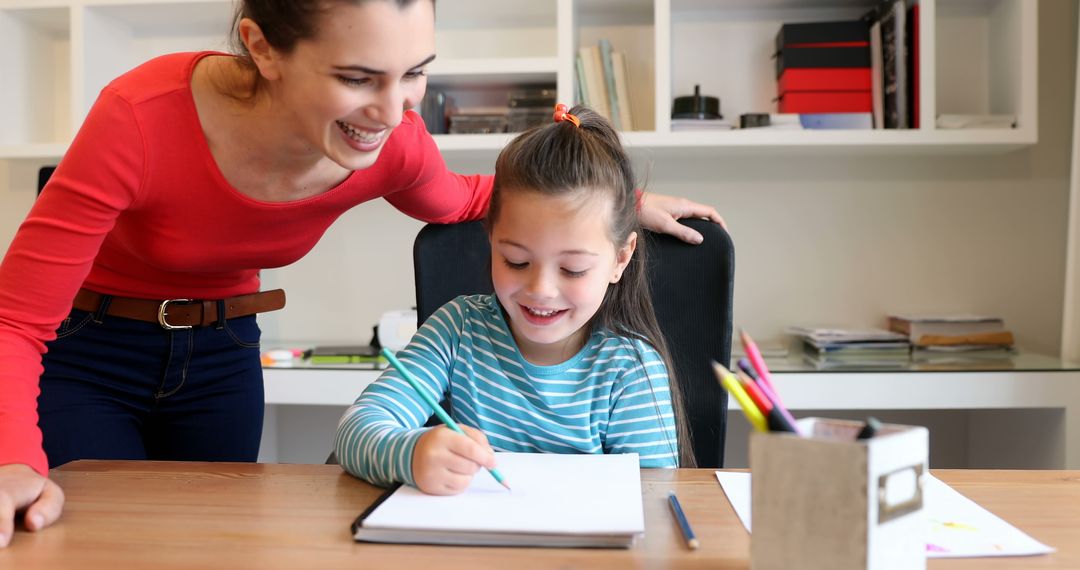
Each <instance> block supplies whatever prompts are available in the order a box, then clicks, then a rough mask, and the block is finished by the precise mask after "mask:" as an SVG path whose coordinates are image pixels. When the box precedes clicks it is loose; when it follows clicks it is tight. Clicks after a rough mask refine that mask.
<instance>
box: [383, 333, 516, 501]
mask: <svg viewBox="0 0 1080 570" xmlns="http://www.w3.org/2000/svg"><path fill="white" fill-rule="evenodd" d="M381 354H382V355H383V357H385V358H386V360H387V361H389V362H390V366H393V367H394V369H395V370H397V371H398V372H399V373H400V374H401V376H402V377H403V378H404V379H405V381H406V382H408V383H409V385H410V386H412V387H413V389H414V390H416V393H417V394H419V395H420V398H421V399H422V400H424V401H425V402H427V405H429V406H431V408H432V410H433V411H434V412H435V415H436V416H438V417H439V420H440V421H442V423H443V424H444V425H442V426H439V427H438V428H436V429H433V430H430V431H428V432H427V433H425V434H424V435H422V436H420V439H419V440H417V442H416V449H414V450H413V480H414V481H416V487H417V488H418V489H420V490H421V491H423V492H425V493H430V494H432V495H456V494H457V493H460V492H462V491H464V490H465V488H466V487H468V486H469V482H470V481H472V478H473V475H475V474H476V472H477V471H478V470H479V469H480V468H481V467H485V468H487V470H488V471H489V472H490V473H491V476H492V477H494V478H495V480H496V481H498V482H499V484H500V485H502V486H503V487H506V490H508V491H509V490H510V485H508V484H507V483H506V480H505V479H503V476H502V473H499V470H498V469H497V468H496V467H495V452H494V451H493V450H492V449H491V446H490V445H489V444H488V441H487V436H486V435H484V433H483V432H481V431H480V430H477V429H473V428H471V427H469V426H460V425H458V423H457V422H455V421H454V419H453V418H451V417H450V415H449V414H447V413H446V410H444V409H442V406H440V405H439V402H437V401H436V400H435V399H434V398H432V397H431V395H430V394H428V393H427V392H425V391H424V389H423V387H421V386H420V381H419V380H417V379H416V377H415V376H413V374H412V372H410V371H409V369H408V368H407V367H406V366H405V365H404V364H402V363H401V361H400V360H398V359H397V356H395V355H394V352H393V351H392V350H390V349H388V348H386V347H383V349H382V351H381Z"/></svg>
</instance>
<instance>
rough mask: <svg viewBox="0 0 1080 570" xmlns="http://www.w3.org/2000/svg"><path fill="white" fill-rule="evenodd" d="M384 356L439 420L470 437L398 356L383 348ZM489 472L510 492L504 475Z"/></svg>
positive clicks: (494, 471) (492, 470)
mask: <svg viewBox="0 0 1080 570" xmlns="http://www.w3.org/2000/svg"><path fill="white" fill-rule="evenodd" d="M382 355H383V356H385V357H386V360H388V361H389V362H390V365H391V366H393V367H394V368H395V369H397V371H398V372H400V373H401V376H402V377H404V378H405V381H406V382H408V383H409V385H411V386H412V387H413V389H414V390H416V393H417V394H420V397H421V398H423V399H424V401H425V402H427V405H429V406H431V407H432V408H434V410H435V415H436V416H439V420H441V421H442V423H444V424H446V427H448V428H450V429H452V430H454V431H456V432H458V433H460V434H461V435H464V436H465V437H469V436H467V435H465V432H464V431H463V430H462V429H461V427H459V426H458V425H457V422H455V421H454V419H453V418H451V417H450V415H449V414H447V413H446V410H444V409H442V406H440V405H439V403H438V402H436V401H435V398H432V397H431V394H428V393H427V391H425V390H424V387H423V386H421V385H420V381H419V380H417V379H416V377H415V376H413V375H412V372H409V369H408V368H405V365H404V364H402V363H401V361H400V360H398V359H397V356H394V353H393V352H391V351H390V349H389V348H385V347H383V349H382ZM488 472H489V473H491V476H492V477H494V478H495V480H496V481H498V482H499V484H500V485H502V486H503V487H506V490H507V491H509V490H510V485H507V484H506V480H505V479H503V476H502V473H499V470H498V469H496V468H495V467H492V468H491V469H488Z"/></svg>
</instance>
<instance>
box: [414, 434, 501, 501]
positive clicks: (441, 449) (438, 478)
mask: <svg viewBox="0 0 1080 570" xmlns="http://www.w3.org/2000/svg"><path fill="white" fill-rule="evenodd" d="M460 427H461V430H462V431H464V432H465V435H466V436H468V437H462V436H461V434H459V433H457V432H454V431H452V430H451V429H450V428H448V427H446V426H439V427H436V428H433V429H430V430H428V432H427V433H425V434H424V435H422V436H420V439H419V440H417V442H416V449H415V450H414V451H413V465H412V467H413V480H415V481H416V487H417V488H418V489H420V490H421V491H423V492H425V493H428V494H431V495H456V494H458V493H460V492H462V491H464V490H465V488H466V487H468V486H469V483H470V482H471V481H472V479H473V476H475V475H476V472H477V471H479V470H480V468H481V467H484V468H487V469H493V468H494V467H495V452H494V451H492V449H491V446H490V445H488V441H487V436H485V435H484V432H482V431H480V430H478V429H474V428H471V427H469V426H460ZM485 476H486V475H485Z"/></svg>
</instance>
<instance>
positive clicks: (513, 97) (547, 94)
mask: <svg viewBox="0 0 1080 570" xmlns="http://www.w3.org/2000/svg"><path fill="white" fill-rule="evenodd" d="M557 97H558V94H557V93H556V92H555V88H554V87H551V88H548V87H526V88H522V89H514V90H513V91H511V92H510V93H509V95H507V106H508V107H510V109H511V110H513V109H526V108H527V109H544V110H546V111H550V110H551V108H552V107H554V106H555V103H556V98H557Z"/></svg>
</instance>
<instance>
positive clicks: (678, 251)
mask: <svg viewBox="0 0 1080 570" xmlns="http://www.w3.org/2000/svg"><path fill="white" fill-rule="evenodd" d="M682 222H683V223H684V224H686V225H688V226H690V227H692V228H694V229H695V230H697V231H699V232H701V234H702V235H704V236H705V243H703V244H701V245H690V244H687V243H684V242H682V241H680V240H679V239H677V238H674V237H672V236H669V235H661V234H655V233H652V232H646V236H645V237H646V240H647V248H648V257H649V271H648V275H649V284H650V286H651V289H652V298H653V305H654V307H655V309H656V318H657V320H658V321H659V322H660V329H661V330H662V331H663V333H664V337H665V339H666V340H667V343H668V348H669V349H670V350H671V358H672V360H673V361H674V366H675V370H676V373H677V374H678V377H679V379H680V382H681V386H682V387H683V398H684V400H685V401H684V402H683V407H684V409H685V410H686V414H687V416H688V418H687V419H688V420H689V421H688V423H689V424H690V437H691V438H692V440H693V445H694V454H695V456H696V457H697V463H698V466H699V467H711V468H718V467H722V466H723V463H724V436H725V429H726V421H727V393H726V392H724V390H723V389H722V388H721V387H720V385H719V384H718V383H717V381H716V376H715V375H714V374H713V371H712V366H711V365H710V361H712V360H715V361H717V362H720V363H722V364H724V365H727V364H729V361H730V357H731V310H732V293H733V290H734V276H735V249H734V246H733V245H732V242H731V238H730V236H728V234H727V232H725V231H724V230H723V228H721V227H720V226H719V225H717V224H714V223H711V222H708V221H705V220H682ZM490 259H491V248H490V245H489V243H488V239H487V232H486V231H485V230H484V227H483V224H482V223H480V222H469V223H463V224H450V225H438V224H429V225H427V226H425V227H424V228H422V229H421V230H420V233H419V234H417V236H416V242H415V243H414V245H413V270H414V272H415V274H416V312H417V318H418V320H419V321H420V323H423V322H424V320H426V319H427V318H428V317H429V316H430V315H431V314H432V313H434V312H435V310H436V309H438V308H439V307H441V306H442V305H444V304H446V303H447V302H448V301H450V300H452V299H453V298H454V297H457V296H458V295H470V294H476V293H491V292H492V291H493V287H492V285H491V261H490Z"/></svg>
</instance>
